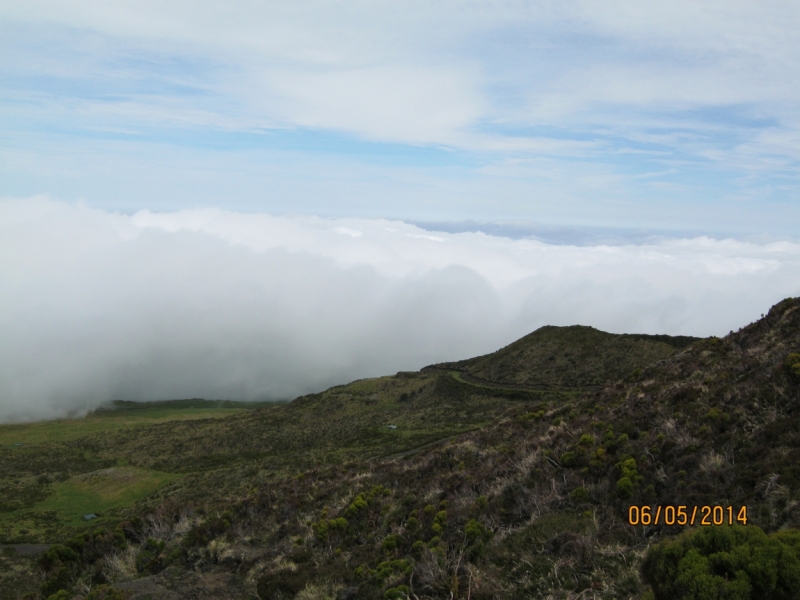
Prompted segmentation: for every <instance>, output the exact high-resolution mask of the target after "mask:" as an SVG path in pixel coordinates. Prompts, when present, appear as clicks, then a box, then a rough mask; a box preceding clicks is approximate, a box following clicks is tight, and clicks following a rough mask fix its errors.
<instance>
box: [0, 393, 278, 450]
mask: <svg viewBox="0 0 800 600" xmlns="http://www.w3.org/2000/svg"><path fill="white" fill-rule="evenodd" d="M264 405H265V404H264V403H258V404H253V405H252V408H256V407H260V406H264ZM247 410H250V408H249V407H246V405H244V404H243V403H214V402H209V401H204V400H200V401H188V400H181V401H173V402H147V403H142V404H140V405H137V404H134V403H118V407H117V408H115V409H109V410H98V411H95V412H93V413H89V414H88V415H86V416H85V417H82V418H78V419H59V420H56V421H37V422H34V423H17V424H9V425H0V446H3V445H14V444H23V445H33V444H42V443H47V442H66V441H70V440H76V439H79V438H82V437H86V436H89V435H93V434H96V433H105V432H108V431H114V430H116V429H130V428H132V427H143V426H149V425H155V424H157V423H166V422H167V421H197V420H201V419H220V418H223V417H228V416H230V415H235V414H239V413H242V412H245V411H247Z"/></svg>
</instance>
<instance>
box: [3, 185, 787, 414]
mask: <svg viewBox="0 0 800 600" xmlns="http://www.w3.org/2000/svg"><path fill="white" fill-rule="evenodd" d="M798 281H800V245H798V244H796V243H793V242H770V243H760V242H759V243H756V242H748V241H742V240H734V239H721V240H717V239H711V238H707V237H695V238H692V239H671V238H663V239H662V238H656V239H650V240H648V241H647V242H646V243H641V244H630V243H624V244H619V245H605V244H598V245H583V246H575V245H570V244H553V243H546V242H543V241H540V240H537V239H510V238H508V237H501V236H492V235H486V234H484V233H480V232H461V233H447V232H431V231H427V230H424V229H421V228H419V227H416V226H414V225H411V224H408V223H405V222H402V221H397V220H389V219H366V218H321V217H311V216H275V215H270V214H266V213H254V214H248V213H242V212H232V211H226V210H222V209H192V210H182V211H175V212H166V213H154V212H151V211H148V210H141V211H138V212H135V213H133V214H122V213H116V212H111V211H104V210H98V209H92V208H88V207H86V206H76V205H70V204H67V203H64V202H57V201H53V200H49V199H47V198H41V197H40V198H33V199H27V200H2V201H0V282H2V283H0V285H2V289H0V422H2V421H6V422H7V421H10V420H24V419H37V418H54V417H58V416H64V415H66V414H69V413H70V412H75V411H80V410H83V411H87V410H91V409H93V408H95V407H97V406H99V405H101V404H103V403H104V402H107V401H108V400H110V399H112V398H119V399H125V400H159V399H166V398H193V397H205V398H223V399H233V400H264V399H272V400H276V399H279V400H287V399H290V398H293V397H296V396H298V395H300V394H305V393H309V392H315V391H320V390H324V389H326V388H328V387H330V386H331V385H335V384H337V383H342V382H346V381H351V380H353V379H357V378H362V377H373V376H377V375H381V374H384V373H392V372H396V371H398V370H415V369H419V368H421V367H423V366H425V365H428V364H432V363H438V362H442V361H450V360H456V359H460V358H465V357H469V356H477V355H482V354H485V353H487V352H491V351H493V350H495V349H496V348H498V347H501V346H503V345H506V344H508V343H509V342H512V341H513V340H515V339H517V338H518V337H519V336H520V335H522V334H524V333H527V332H531V331H534V330H536V329H537V328H539V327H541V326H544V325H572V324H575V323H580V324H583V325H587V326H589V325H590V326H593V327H596V328H598V329H602V330H605V331H611V332H617V333H626V332H627V333H653V334H661V333H665V334H672V335H697V336H706V335H724V334H725V333H727V332H728V331H730V330H731V329H733V328H735V327H738V324H739V323H743V322H747V321H750V320H752V319H753V318H755V317H757V316H758V314H760V313H761V312H762V311H763V310H764V308H763V307H765V306H769V305H771V304H773V303H774V302H776V301H777V300H779V299H780V298H783V297H786V296H788V295H793V294H797V293H798V292H800V289H799V288H798V284H797V282H798ZM609 351H610V349H609ZM548 357H549V355H548V356H544V358H548ZM562 359H563V357H559V356H557V360H558V361H559V363H558V364H562V362H560V361H562ZM536 360H538V359H536ZM583 360H585V361H589V362H591V360H590V357H584V359H583ZM564 364H565V365H566V363H564ZM588 364H589V363H587V365H588ZM484 375H488V374H484ZM588 375H589V374H588V373H587V376H588ZM475 376H479V375H477V374H476V375H475ZM480 376H483V375H480Z"/></svg>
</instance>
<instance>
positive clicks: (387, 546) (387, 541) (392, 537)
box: [381, 533, 403, 552]
mask: <svg viewBox="0 0 800 600" xmlns="http://www.w3.org/2000/svg"><path fill="white" fill-rule="evenodd" d="M402 541H403V538H402V537H401V536H399V535H397V534H396V533H392V534H389V535H387V536H386V537H385V538H383V541H382V542H381V549H382V550H383V551H384V552H391V551H392V550H396V549H397V547H398V546H399V545H400V544H401V543H402Z"/></svg>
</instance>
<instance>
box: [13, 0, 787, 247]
mask: <svg viewBox="0 0 800 600" xmlns="http://www.w3.org/2000/svg"><path fill="white" fill-rule="evenodd" d="M798 25H800V10H798V9H797V7H796V4H795V3H791V2H777V3H770V4H769V5H763V4H762V5H758V6H756V5H753V4H752V3H746V2H706V3H702V4H697V3H692V2H688V1H687V2H683V1H681V2H677V3H670V4H669V5H664V6H661V5H659V6H655V5H648V6H644V5H641V4H637V3H632V2H626V1H623V0H619V1H615V2H611V3H604V4H603V5H596V3H592V2H588V1H587V2H576V3H570V4H569V5H564V4H563V3H554V2H544V1H542V2H532V3H531V2H526V3H517V2H510V3H501V4H497V3H480V2H478V3H468V4H464V3H457V2H452V3H450V2H445V3H428V2H413V3H410V4H409V3H406V4H403V5H397V4H393V3H381V2H378V3H375V2H370V3H358V2H356V3H348V4H347V5H346V6H345V5H332V4H330V3H319V2H313V1H309V2H295V3H291V4H290V5H286V4H280V3H277V4H276V3H266V4H265V3H260V2H244V3H236V4H230V3H227V4H226V3H221V2H218V1H211V0H205V1H203V2H199V3H196V2H195V3H183V2H173V3H169V4H163V3H148V2H145V3H141V2H127V1H120V2H114V3H101V4H98V3H93V2H87V1H85V0H69V1H67V2H51V1H49V0H37V1H32V2H26V3H10V4H6V5H5V6H3V7H0V30H2V35H0V40H1V41H0V44H2V51H1V52H0V78H1V79H0V109H2V111H3V113H4V116H6V117H7V118H6V119H4V120H3V121H4V122H3V125H2V126H0V135H2V136H3V140H4V141H3V148H4V149H5V154H4V155H3V159H4V161H3V162H7V161H9V160H13V159H14V156H24V157H27V158H26V161H23V162H24V167H23V168H22V169H16V170H13V169H11V168H6V170H3V171H0V175H2V177H0V180H2V181H4V182H6V183H5V184H4V186H2V187H0V192H2V193H5V194H11V195H29V194H32V193H38V192H50V193H53V194H55V195H57V196H60V197H70V198H78V197H86V198H88V199H90V200H91V201H92V202H95V203H96V204H98V205H103V206H107V207H112V208H120V207H124V208H128V207H130V206H131V203H134V202H135V201H134V200H133V198H137V197H138V198H149V199H150V200H149V202H150V204H148V203H147V202H146V201H144V200H138V207H139V208H144V207H147V206H151V207H156V206H157V207H162V208H167V207H170V208H177V207H180V206H187V205H195V206H196V205H198V204H202V205H217V204H219V203H227V205H229V206H232V207H238V208H247V209H250V208H252V207H253V206H258V207H259V208H261V209H263V210H269V211H272V212H284V211H286V210H296V211H298V212H304V213H324V214H337V212H341V211H340V209H339V204H338V203H339V202H340V198H341V197H343V196H359V195H360V194H362V193H365V192H364V188H365V186H366V187H369V186H370V182H371V181H377V180H379V181H382V182H383V183H384V185H383V189H384V190H388V189H390V188H394V189H396V190H401V192H400V194H399V197H396V196H395V195H393V193H392V192H391V191H386V192H384V193H383V194H381V193H377V194H373V193H372V192H370V195H371V197H372V200H371V203H370V204H369V206H370V207H371V209H368V208H365V207H363V206H362V205H361V204H359V203H358V202H356V203H355V204H350V205H349V206H348V207H347V208H346V209H345V210H344V212H347V211H348V210H350V211H356V213H357V214H361V215H376V214H379V215H385V216H390V215H398V214H402V215H403V216H405V217H408V218H420V219H424V218H429V217H431V216H432V213H435V212H437V211H438V213H441V214H444V213H446V214H450V215H452V217H453V218H456V219H460V218H485V217H486V216H487V215H488V214H489V213H491V211H492V210H496V211H497V212H498V218H505V217H508V216H515V217H517V218H532V219H545V220H551V221H559V220H562V221H563V220H564V219H568V218H569V219H572V220H575V219H580V218H583V220H584V221H585V222H586V223H590V222H594V221H595V220H596V219H597V216H596V215H595V212H599V213H600V214H604V215H607V216H608V217H609V218H611V219H613V220H615V221H616V222H618V223H620V224H622V223H625V224H628V225H631V226H641V225H652V224H653V223H660V222H663V220H664V210H662V208H660V207H663V206H670V205H671V206H672V208H671V209H670V210H667V211H666V212H668V213H669V221H670V222H669V226H678V225H680V224H681V222H684V221H685V225H686V226H687V227H689V228H696V227H698V226H700V225H702V224H703V220H702V219H701V218H700V217H697V216H693V214H692V213H691V211H690V212H688V213H687V212H686V211H684V210H683V203H684V202H691V203H693V204H700V205H705V206H708V207H713V210H712V208H709V211H708V212H710V213H714V212H716V213H726V214H727V213H729V214H737V215H739V216H736V218H731V219H729V223H728V224H727V225H726V227H728V228H729V229H732V230H750V231H752V230H753V229H754V228H755V229H756V230H759V231H765V230H766V231H773V232H777V233H784V234H785V233H787V232H788V231H789V230H790V229H791V227H788V226H787V225H786V223H790V222H793V220H794V219H796V216H797V215H796V206H797V194H798V191H799V190H800V188H798V166H799V163H798V153H799V152H800V141H798V140H800V134H799V133H798V132H800V128H798V123H797V119H796V114H797V108H798V104H799V103H800V83H798V82H797V78H796V77H794V71H795V70H796V64H797V62H798V60H799V59H800V42H798V41H797V36H796V35H795V32H796V31H797V29H798ZM38 139H44V140H45V142H44V144H43V145H44V147H43V148H42V147H37V146H36V143H37V142H36V140H38ZM153 146H157V147H158V148H159V151H157V152H154V151H153ZM73 147H75V148H78V149H79V150H80V149H85V150H86V154H87V159H86V160H85V161H84V163H83V165H82V167H81V168H80V169H78V170H71V169H65V167H64V163H66V162H69V160H70V157H69V148H73ZM397 148H403V149H404V150H403V153H404V160H405V162H402V161H401V162H400V163H391V164H384V165H382V166H381V168H380V169H377V168H375V167H374V163H373V160H374V158H373V157H374V156H375V155H379V156H380V155H385V154H386V153H387V152H390V153H392V152H395V150H396V149H397ZM254 149H256V150H258V152H255V153H254V152H253V151H254ZM164 153H168V154H170V155H171V160H172V162H173V163H174V164H176V165H177V167H178V168H177V169H176V170H175V174H174V178H176V179H179V180H180V184H181V185H182V186H183V187H184V188H185V189H187V190H188V189H189V188H192V186H194V185H195V183H194V182H195V181H196V178H193V177H192V176H190V175H184V173H187V172H191V171H193V170H201V171H206V172H208V170H207V168H206V166H205V165H206V163H216V164H219V165H225V166H224V168H219V169H217V170H216V172H217V178H218V180H219V181H220V182H222V180H223V179H225V180H227V181H226V183H228V182H230V181H231V180H236V179H244V180H249V181H250V182H251V183H250V184H248V186H245V187H246V188H247V189H244V188H240V189H238V191H237V192H236V193H233V194H231V195H230V196H229V197H226V198H223V197H222V196H221V195H220V194H219V193H217V192H216V191H214V192H212V191H210V190H212V189H214V188H216V187H219V188H225V186H224V185H222V183H220V184H219V185H218V186H213V185H212V186H208V185H197V186H196V187H195V188H194V189H192V190H191V193H187V196H189V197H192V198H194V201H193V203H189V202H188V201H186V200H185V199H178V198H179V194H173V193H172V191H171V190H170V189H169V188H163V189H164V191H163V192H162V193H160V194H158V193H155V194H154V193H153V191H152V190H151V189H150V188H148V187H147V184H146V181H147V179H148V173H149V172H151V171H158V170H159V169H160V168H161V164H162V163H163V160H162V159H156V158H153V157H154V156H155V155H158V154H164ZM436 153H438V154H437V156H436V159H435V160H434V161H433V162H431V157H432V154H436ZM445 155H446V156H447V158H446V160H445V158H444V156H445ZM394 156H396V154H394ZM95 162H102V163H104V166H102V168H100V167H98V168H97V169H94V168H93V167H92V165H93V163H95ZM228 162H230V163H237V164H238V166H237V167H232V166H227V163H228ZM442 162H445V163H447V164H446V165H444V166H443V165H442V164H441V163H442ZM410 163H413V164H410ZM454 164H455V165H456V168H451V167H452V166H453V165H454ZM509 164H529V165H531V164H537V165H539V166H540V167H541V169H543V170H544V171H547V173H545V174H544V175H542V177H540V176H539V175H538V174H537V173H533V174H530V175H528V174H525V173H523V172H522V171H520V170H519V169H509V168H508V165H509ZM342 165H344V167H343V166H342ZM0 169H2V167H0ZM65 170H66V171H67V173H66V174H65V173H62V171H65ZM327 170H334V171H339V172H344V171H347V172H349V173H351V176H350V181H349V182H348V183H347V184H346V185H345V184H343V187H342V188H341V190H342V191H341V192H339V191H338V190H339V189H340V188H338V187H337V184H333V183H330V182H329V185H328V187H330V188H331V189H333V190H334V191H333V192H331V195H330V197H329V198H328V201H326V202H323V201H320V200H316V201H315V200H311V199H310V197H316V198H320V197H322V196H324V195H325V191H324V190H325V189H326V186H322V191H321V192H316V191H315V192H314V193H313V194H310V195H309V194H307V193H306V191H305V188H306V186H307V184H308V180H321V179H325V178H326V177H327V174H326V171H327ZM132 171H135V172H136V175H135V176H134V177H132V178H131V180H132V181H131V182H130V183H129V184H128V185H126V186H116V187H115V186H114V185H113V183H110V182H113V181H115V180H118V179H120V178H122V179H124V178H125V177H126V174H127V173H130V172H132ZM45 172H50V173H51V175H50V176H44V175H45V174H46V173H45ZM109 172H112V173H113V174H112V175H111V176H109V177H105V176H104V174H106V173H109ZM587 172H588V173H594V174H595V175H594V176H596V177H599V178H600V179H599V180H605V181H614V182H619V185H616V186H615V187H614V188H613V192H611V193H609V194H608V195H607V196H608V197H601V198H598V197H597V196H596V195H595V194H596V192H595V191H594V190H593V189H592V188H591V187H590V188H586V186H584V185H576V186H572V184H571V182H574V181H579V180H581V176H582V175H583V174H584V173H587ZM52 173H62V174H58V175H52ZM487 174H491V176H489V175H487ZM643 175H646V179H647V182H646V183H645V182H644V181H643V178H642V176H643ZM412 180H413V181H415V182H417V181H424V182H425V183H424V184H422V187H423V188H424V189H426V190H435V191H436V193H435V194H431V195H430V196H426V195H425V194H424V193H423V194H422V195H423V196H425V198H424V200H420V201H417V200H416V198H417V197H419V196H420V193H419V186H417V185H416V184H409V181H412ZM554 180H558V181H559V182H560V183H559V184H558V185H559V189H558V190H553V189H552V188H551V187H550V186H549V184H548V183H547V182H548V181H554ZM234 186H235V184H234ZM256 190H262V192H261V193H260V194H259V193H258V191H256ZM456 198H459V199H460V201H459V202H455V200H454V199H456ZM609 198H613V200H612V199H609ZM743 199H749V200H746V202H749V203H750V204H749V206H747V207H743V205H742V202H743ZM620 202H621V203H622V204H624V205H625V206H626V208H625V209H622V208H618V205H619V203H620ZM732 202H733V203H734V204H733V206H734V208H733V209H732V210H731V211H727V210H725V208H726V207H728V206H731V203H732ZM598 203H599V204H601V205H602V207H601V209H600V210H599V211H595V210H594V207H596V206H597V204H598ZM332 206H333V207H334V208H332ZM431 206H433V208H430V207H431ZM764 206H767V207H768V208H767V210H764V208H763V207H764ZM321 207H322V209H321ZM628 207H630V208H628ZM426 211H427V212H426ZM701 212H702V211H701ZM765 212H766V213H769V214H772V215H775V218H774V219H773V220H771V221H768V222H765V221H763V219H764V217H763V216H762V215H761V214H760V213H765ZM581 215H584V216H583V217H581ZM711 223H712V222H709V221H708V220H706V226H707V227H709V228H711V227H713V225H712V224H711ZM754 223H755V225H754Z"/></svg>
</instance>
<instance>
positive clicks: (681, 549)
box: [642, 525, 800, 600]
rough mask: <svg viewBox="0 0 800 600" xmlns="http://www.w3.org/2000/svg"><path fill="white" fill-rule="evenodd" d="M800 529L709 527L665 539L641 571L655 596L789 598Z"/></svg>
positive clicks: (799, 583) (672, 599) (794, 588)
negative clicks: (673, 538) (671, 539)
mask: <svg viewBox="0 0 800 600" xmlns="http://www.w3.org/2000/svg"><path fill="white" fill-rule="evenodd" d="M799 555H800V531H797V530H785V531H779V532H776V533H773V534H772V535H769V536H768V535H767V534H765V533H764V532H763V531H762V530H761V529H760V528H758V527H756V526H753V525H747V526H739V525H734V526H732V527H728V526H723V527H709V528H702V529H700V530H697V531H693V532H687V533H684V534H683V535H681V536H680V537H679V538H678V539H676V540H674V541H667V542H663V543H661V544H660V545H658V546H656V547H655V548H653V549H652V550H650V552H649V553H648V555H647V557H646V558H645V561H644V563H643V566H642V574H643V575H644V578H645V580H646V581H647V583H649V584H650V585H651V586H652V588H653V592H654V594H655V597H656V599H657V600H717V599H720V600H721V599H723V598H724V599H730V600H751V599H752V600H755V599H761V598H765V599H766V598H769V599H770V600H789V599H795V598H798V595H800V557H799Z"/></svg>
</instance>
